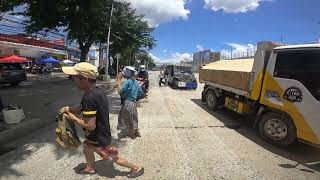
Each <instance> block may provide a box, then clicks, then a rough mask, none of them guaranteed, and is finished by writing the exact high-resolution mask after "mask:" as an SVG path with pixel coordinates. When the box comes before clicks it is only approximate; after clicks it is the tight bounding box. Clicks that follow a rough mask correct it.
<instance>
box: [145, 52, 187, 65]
mask: <svg viewBox="0 0 320 180" xmlns="http://www.w3.org/2000/svg"><path fill="white" fill-rule="evenodd" d="M150 56H151V57H152V59H153V60H154V61H155V62H156V63H158V64H174V63H180V62H181V61H183V60H188V61H191V60H192V54H189V53H179V52H176V53H172V54H171V56H170V57H168V58H159V57H157V56H155V55H153V54H152V53H150Z"/></svg>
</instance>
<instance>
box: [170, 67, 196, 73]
mask: <svg viewBox="0 0 320 180" xmlns="http://www.w3.org/2000/svg"><path fill="white" fill-rule="evenodd" d="M174 69H175V72H189V73H192V67H186V66H176V67H175V68H174Z"/></svg>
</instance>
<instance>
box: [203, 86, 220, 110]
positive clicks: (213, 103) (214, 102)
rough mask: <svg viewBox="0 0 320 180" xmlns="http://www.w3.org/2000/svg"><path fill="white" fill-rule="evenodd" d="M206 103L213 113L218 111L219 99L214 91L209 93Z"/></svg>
mask: <svg viewBox="0 0 320 180" xmlns="http://www.w3.org/2000/svg"><path fill="white" fill-rule="evenodd" d="M206 101H207V106H208V108H209V109H210V110H211V111H213V110H216V109H218V98H217V96H216V94H215V93H214V92H213V91H211V90H210V91H208V92H207V94H206Z"/></svg>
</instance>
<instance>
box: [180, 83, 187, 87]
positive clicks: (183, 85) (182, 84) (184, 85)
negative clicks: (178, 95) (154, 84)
mask: <svg viewBox="0 0 320 180" xmlns="http://www.w3.org/2000/svg"><path fill="white" fill-rule="evenodd" d="M186 85H187V83H185V82H179V83H178V86H179V87H186Z"/></svg>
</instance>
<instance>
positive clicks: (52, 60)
mask: <svg viewBox="0 0 320 180" xmlns="http://www.w3.org/2000/svg"><path fill="white" fill-rule="evenodd" d="M38 62H39V63H52V64H60V63H61V61H59V60H56V59H54V58H52V57H50V58H47V59H41V60H39V61H38Z"/></svg>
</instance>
